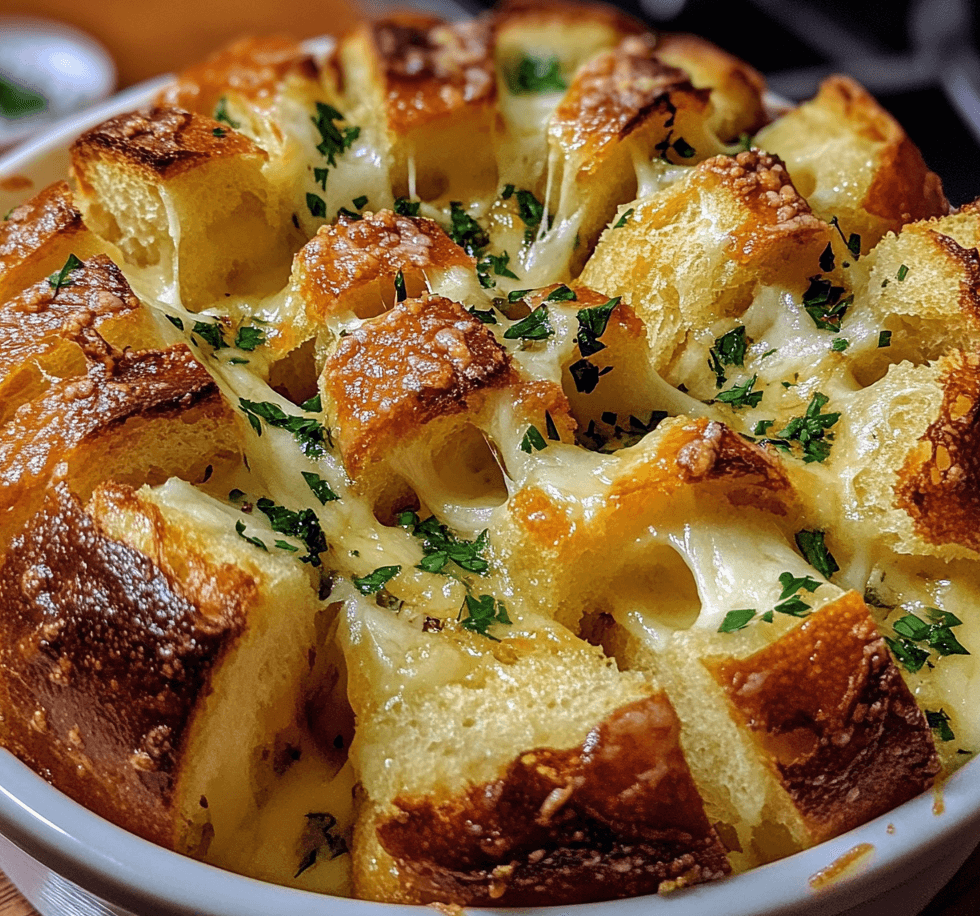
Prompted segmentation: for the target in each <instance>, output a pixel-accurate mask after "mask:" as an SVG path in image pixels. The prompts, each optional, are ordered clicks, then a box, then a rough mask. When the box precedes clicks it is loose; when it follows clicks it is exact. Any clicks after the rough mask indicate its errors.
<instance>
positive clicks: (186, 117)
mask: <svg viewBox="0 0 980 916" xmlns="http://www.w3.org/2000/svg"><path fill="white" fill-rule="evenodd" d="M237 156H248V157H261V158H266V154H265V153H264V152H263V151H262V150H261V149H259V147H257V146H256V145H255V144H254V143H253V142H252V141H251V140H249V139H248V137H246V136H244V135H243V134H240V133H238V132H237V131H234V130H231V129H229V128H228V126H227V125H222V124H219V123H218V122H217V121H214V120H212V119H211V118H209V117H206V116H204V115H199V114H195V113H192V112H188V111H181V110H180V109H178V108H160V107H157V108H152V109H150V110H149V111H142V112H140V111H134V112H131V113H129V114H124V115H119V116H118V117H115V118H110V119H109V120H108V121H104V122H103V123H102V124H99V125H98V126H97V127H93V128H92V129H91V130H89V131H87V132H86V133H84V134H82V135H81V136H80V137H79V138H78V139H77V140H76V141H75V142H74V143H73V144H72V146H71V159H72V169H73V172H74V174H75V177H76V179H77V180H78V181H79V183H80V184H81V185H82V187H83V188H85V189H86V190H87V191H88V192H89V193H91V191H92V188H91V186H90V185H89V183H88V182H87V181H86V179H85V171H86V168H87V167H88V166H89V165H90V164H91V163H92V162H93V161H95V160H98V159H101V158H110V159H121V160H124V161H126V162H127V164H128V165H129V167H131V168H134V169H138V170H140V171H142V172H144V173H148V174H149V175H150V177H151V178H154V179H162V180H167V179H171V178H175V177H177V176H179V175H181V174H183V173H184V172H187V171H190V170H192V169H195V168H197V167H198V166H199V165H201V164H203V163H205V162H209V161H212V160H214V159H220V158H232V157H237Z"/></svg>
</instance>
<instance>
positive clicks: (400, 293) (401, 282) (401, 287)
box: [395, 271, 408, 302]
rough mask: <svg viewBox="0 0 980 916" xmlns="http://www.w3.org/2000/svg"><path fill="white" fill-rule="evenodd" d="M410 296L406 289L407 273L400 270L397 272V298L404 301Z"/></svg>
mask: <svg viewBox="0 0 980 916" xmlns="http://www.w3.org/2000/svg"><path fill="white" fill-rule="evenodd" d="M407 298H408V291H407V290H406V289H405V274H404V273H402V271H398V273H396V274H395V299H396V300H397V301H398V302H404V301H405V300H406V299H407Z"/></svg>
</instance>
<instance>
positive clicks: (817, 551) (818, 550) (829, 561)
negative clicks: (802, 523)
mask: <svg viewBox="0 0 980 916" xmlns="http://www.w3.org/2000/svg"><path fill="white" fill-rule="evenodd" d="M796 546H797V547H799V548H800V553H802V554H803V556H804V557H805V558H806V561H807V563H809V564H810V565H811V566H812V567H813V568H814V569H815V570H816V571H817V572H818V573H820V575H821V576H823V577H824V578H825V579H829V578H830V577H831V576H833V574H834V573H835V572H837V571H838V570H839V569H840V566H838V565H837V561H836V560H835V559H834V555H833V554H832V553H831V552H830V551H829V550H828V549H827V545H826V544H825V543H824V532H823V531H807V530H805V529H804V530H803V531H797V532H796Z"/></svg>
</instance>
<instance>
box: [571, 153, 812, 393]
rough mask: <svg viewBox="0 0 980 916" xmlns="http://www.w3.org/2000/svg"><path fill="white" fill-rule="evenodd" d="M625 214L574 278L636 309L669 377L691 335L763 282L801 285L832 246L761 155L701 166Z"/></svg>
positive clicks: (740, 307) (774, 163)
mask: <svg viewBox="0 0 980 916" xmlns="http://www.w3.org/2000/svg"><path fill="white" fill-rule="evenodd" d="M631 207H632V211H633V212H632V213H630V214H629V215H628V217H626V218H625V221H624V224H623V225H614V226H613V227H611V228H609V229H607V230H606V231H605V233H603V236H602V239H601V240H600V242H599V244H598V245H597V246H596V250H595V254H594V255H593V256H592V257H591V258H590V259H589V261H588V263H587V264H586V266H585V269H584V270H583V271H582V274H581V277H580V278H579V279H580V281H581V282H582V283H584V284H586V285H588V286H590V287H592V288H593V289H596V290H600V291H601V292H603V293H606V294H607V295H610V296H622V298H623V301H624V302H625V303H627V304H628V305H631V306H632V307H633V308H634V309H635V310H636V312H637V314H638V315H639V316H640V318H641V319H642V320H643V322H644V323H645V324H646V326H647V337H648V340H649V343H650V348H651V353H652V357H653V364H654V367H655V368H656V369H657V370H658V371H660V373H661V374H662V375H665V377H667V378H668V379H669V378H670V367H671V363H672V361H673V360H674V358H675V356H676V355H677V354H678V352H679V351H680V350H681V349H682V348H683V345H684V342H685V339H686V338H687V337H688V335H690V334H691V333H692V329H694V328H699V327H702V326H704V325H707V324H710V323H712V322H713V321H715V320H716V319H718V318H722V317H725V316H728V317H733V316H737V315H740V314H742V313H743V312H744V311H745V309H746V308H747V307H748V306H749V304H750V303H751V301H752V299H753V296H754V295H755V292H756V290H757V288H758V287H759V286H760V285H763V284H765V285H776V284H789V285H796V284H798V283H800V282H801V281H802V280H803V278H804V277H806V276H807V275H808V274H809V273H812V272H815V270H816V268H817V263H818V259H819V256H820V253H821V252H822V251H823V249H824V248H825V247H826V246H827V244H828V242H829V241H830V228H829V227H828V226H827V224H826V223H824V222H822V221H821V220H819V219H817V218H816V217H815V216H814V215H813V213H812V212H811V210H810V207H809V206H808V204H807V202H806V201H805V200H804V199H803V197H802V196H801V195H800V194H799V193H798V192H797V190H796V188H795V187H794V186H793V182H792V180H791V178H790V175H789V173H788V172H787V170H786V168H785V167H784V166H783V164H782V162H780V160H779V159H777V158H775V157H774V156H771V155H769V154H768V153H763V152H761V151H759V150H751V151H749V152H743V153H739V154H738V155H737V156H717V157H715V158H713V159H708V160H707V161H705V162H702V163H700V164H699V165H697V166H695V167H694V168H693V169H691V170H690V171H689V172H688V173H687V174H686V175H685V177H683V178H682V179H680V180H679V181H677V182H675V183H674V184H672V185H670V186H669V187H667V188H666V189H664V190H662V191H660V192H659V193H657V194H654V195H653V196H651V197H648V198H645V199H642V200H639V201H637V202H636V203H635V204H633V205H631ZM705 213H708V214H710V219H708V220H706V219H705V218H704V214H705ZM624 216H625V214H624Z"/></svg>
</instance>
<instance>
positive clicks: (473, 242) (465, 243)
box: [447, 200, 490, 258]
mask: <svg viewBox="0 0 980 916" xmlns="http://www.w3.org/2000/svg"><path fill="white" fill-rule="evenodd" d="M449 219H450V225H449V229H448V230H447V234H448V235H449V237H450V238H451V239H452V240H453V241H454V242H455V243H456V244H457V245H459V247H460V248H462V249H463V250H464V251H465V252H466V253H467V254H468V255H470V256H471V257H474V258H478V257H480V254H481V253H482V251H483V249H484V248H486V247H487V245H489V244H490V236H489V235H487V231H486V230H485V229H484V228H483V227H482V226H481V225H480V224H479V223H478V222H477V221H476V220H475V219H473V217H472V216H470V215H469V213H467V212H466V210H465V209H464V208H463V205H462V203H460V201H458V200H453V201H450V202H449Z"/></svg>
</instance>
